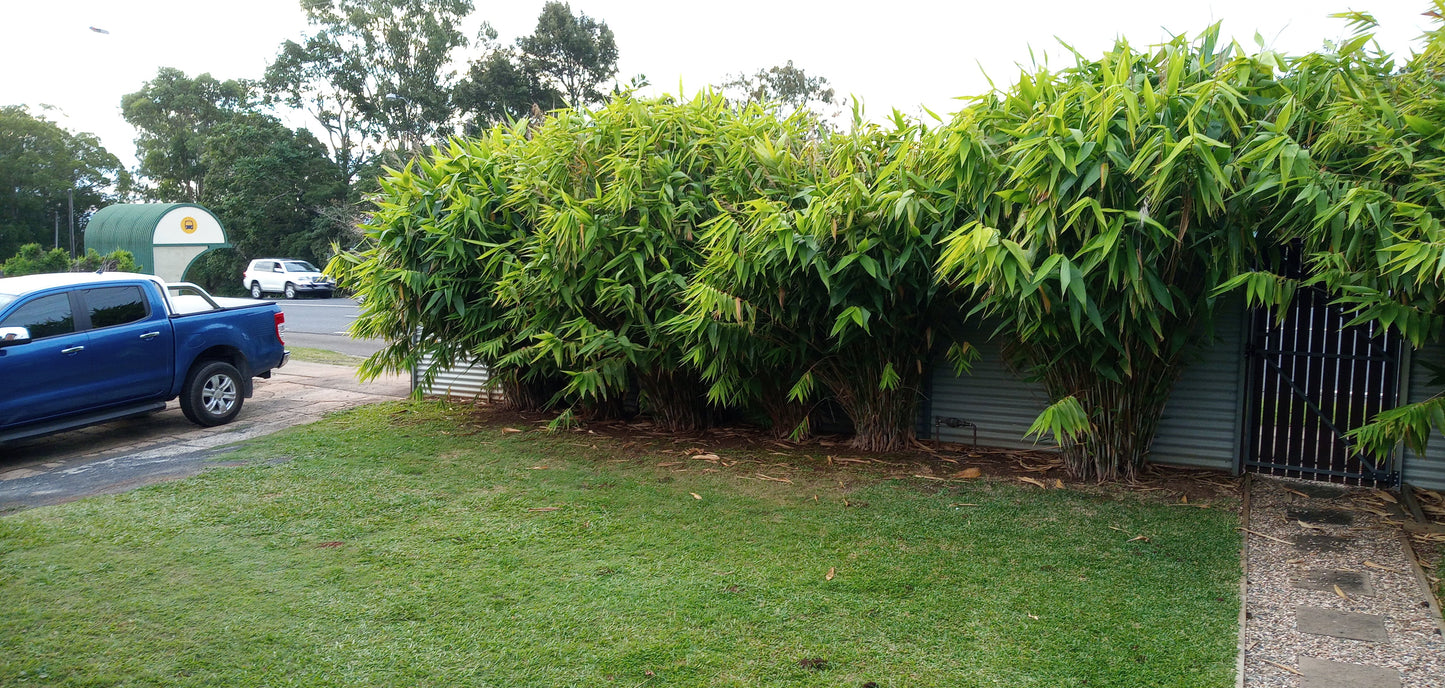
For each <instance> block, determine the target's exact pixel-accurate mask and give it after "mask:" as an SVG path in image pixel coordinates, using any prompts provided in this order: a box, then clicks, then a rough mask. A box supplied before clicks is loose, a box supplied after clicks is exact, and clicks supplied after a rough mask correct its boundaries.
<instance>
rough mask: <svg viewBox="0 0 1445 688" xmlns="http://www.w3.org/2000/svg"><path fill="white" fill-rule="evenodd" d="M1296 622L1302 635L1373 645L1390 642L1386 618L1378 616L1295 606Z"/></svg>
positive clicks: (1296, 626)
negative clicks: (1387, 635) (1386, 631)
mask: <svg viewBox="0 0 1445 688" xmlns="http://www.w3.org/2000/svg"><path fill="white" fill-rule="evenodd" d="M1294 622H1295V628H1297V629H1299V631H1300V632H1301V633H1314V634H1315V635H1327V636H1330V637H1332V638H1346V639H1349V640H1364V641H1368V642H1372V643H1383V642H1385V641H1386V640H1388V638H1387V637H1386V635H1385V617H1383V616H1379V615H1378V614H1356V613H1354V612H1342V611H1336V610H1334V609H1322V608H1320V607H1306V606H1304V605H1295V608H1294Z"/></svg>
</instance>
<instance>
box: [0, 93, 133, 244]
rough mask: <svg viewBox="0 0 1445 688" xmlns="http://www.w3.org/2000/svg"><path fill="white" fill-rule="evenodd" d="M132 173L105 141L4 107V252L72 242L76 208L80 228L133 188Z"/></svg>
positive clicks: (0, 201)
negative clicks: (35, 244)
mask: <svg viewBox="0 0 1445 688" xmlns="http://www.w3.org/2000/svg"><path fill="white" fill-rule="evenodd" d="M130 183H131V178H130V174H129V173H127V172H126V171H125V170H124V169H123V168H122V167H121V165H120V161H119V160H118V159H116V157H115V156H114V155H112V154H111V153H110V152H109V151H107V150H106V149H105V148H104V147H102V146H101V145H100V140H99V139H97V138H96V137H95V136H93V135H91V134H83V133H82V134H77V133H73V132H70V131H66V130H65V129H63V128H61V127H60V126H58V125H56V124H55V123H54V122H51V121H50V120H47V119H45V117H44V116H43V115H35V114H32V113H31V112H30V111H28V110H26V109H25V108H23V107H18V106H5V107H0V256H8V255H12V254H14V253H15V252H16V251H18V250H19V249H20V246H21V245H23V244H28V243H32V242H39V243H44V244H48V245H54V243H53V242H55V241H56V239H55V234H56V233H57V232H58V233H59V234H60V239H59V241H60V243H62V244H64V245H66V246H69V230H70V221H69V219H68V218H67V216H68V215H69V213H70V209H71V207H72V201H73V206H74V208H75V211H76V218H75V219H76V224H77V227H76V229H82V228H83V226H84V225H83V220H84V217H85V214H86V213H89V212H91V211H94V210H99V209H100V208H103V207H105V206H107V205H110V204H111V203H114V202H115V201H116V200H117V199H118V198H119V197H120V196H123V195H124V194H125V193H127V192H128V191H129V188H130Z"/></svg>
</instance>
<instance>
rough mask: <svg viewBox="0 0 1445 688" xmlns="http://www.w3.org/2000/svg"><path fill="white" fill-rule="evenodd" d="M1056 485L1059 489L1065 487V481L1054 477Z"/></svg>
mask: <svg viewBox="0 0 1445 688" xmlns="http://www.w3.org/2000/svg"><path fill="white" fill-rule="evenodd" d="M1054 487H1055V488H1056V489H1059V490H1062V489H1064V481H1062V480H1059V479H1058V478H1054Z"/></svg>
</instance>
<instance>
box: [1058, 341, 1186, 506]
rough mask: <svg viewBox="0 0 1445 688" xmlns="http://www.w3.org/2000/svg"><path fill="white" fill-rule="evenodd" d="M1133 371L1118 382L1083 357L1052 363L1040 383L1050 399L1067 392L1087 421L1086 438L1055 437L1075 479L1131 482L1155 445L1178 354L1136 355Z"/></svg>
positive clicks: (1176, 373) (1178, 366)
mask: <svg viewBox="0 0 1445 688" xmlns="http://www.w3.org/2000/svg"><path fill="white" fill-rule="evenodd" d="M1133 360H1134V361H1135V365H1134V366H1133V369H1132V373H1131V374H1130V375H1127V376H1123V377H1122V378H1121V381H1120V382H1114V381H1112V380H1108V379H1106V378H1104V377H1102V376H1100V375H1098V374H1097V373H1095V372H1094V371H1093V368H1092V366H1091V365H1090V364H1089V362H1086V361H1073V360H1064V361H1054V362H1052V363H1051V364H1050V365H1049V366H1048V369H1047V370H1045V371H1044V374H1043V379H1044V385H1045V387H1046V388H1047V389H1048V391H1049V397H1050V398H1051V399H1053V400H1054V401H1057V400H1059V399H1063V398H1064V397H1067V396H1070V395H1072V396H1073V397H1074V398H1075V399H1077V400H1078V401H1079V404H1080V405H1081V406H1083V408H1084V411H1085V412H1086V413H1087V414H1088V417H1089V419H1090V423H1091V426H1092V427H1091V430H1090V432H1089V433H1088V435H1087V436H1084V437H1080V438H1078V439H1077V440H1071V439H1069V438H1058V439H1059V443H1060V447H1061V448H1062V449H1063V454H1064V466H1065V468H1067V469H1068V472H1069V476H1070V477H1072V478H1074V479H1075V480H1096V481H1098V482H1107V481H1115V480H1133V479H1135V478H1136V477H1137V476H1138V475H1139V471H1140V469H1142V468H1143V467H1144V464H1145V462H1146V461H1147V460H1148V457H1149V448H1150V447H1151V446H1152V445H1153V444H1154V435H1155V433H1156V432H1157V431H1158V429H1159V419H1160V418H1161V417H1162V415H1163V412H1164V404H1165V403H1166V402H1167V401H1168V400H1169V392H1170V391H1171V390H1173V388H1174V382H1175V381H1176V380H1177V379H1178V378H1179V373H1180V371H1181V369H1182V365H1181V364H1180V361H1179V357H1178V356H1177V355H1176V356H1174V357H1172V358H1171V359H1167V360H1166V359H1160V358H1158V357H1155V356H1152V355H1149V354H1140V355H1136V356H1135V357H1134V358H1133Z"/></svg>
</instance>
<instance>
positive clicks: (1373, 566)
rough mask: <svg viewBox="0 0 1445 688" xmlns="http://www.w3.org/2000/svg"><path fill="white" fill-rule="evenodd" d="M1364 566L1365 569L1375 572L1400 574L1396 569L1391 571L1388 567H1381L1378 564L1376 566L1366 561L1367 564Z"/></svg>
mask: <svg viewBox="0 0 1445 688" xmlns="http://www.w3.org/2000/svg"><path fill="white" fill-rule="evenodd" d="M1364 565H1365V567H1366V568H1372V569H1375V570H1376V571H1388V572H1390V573H1399V572H1400V571H1399V570H1398V569H1392V568H1390V567H1388V566H1381V565H1379V564H1376V563H1375V562H1373V561H1367V562H1365V564H1364Z"/></svg>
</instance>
